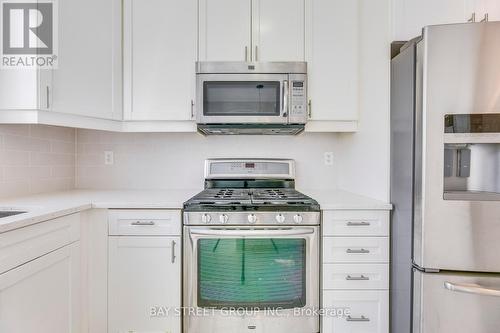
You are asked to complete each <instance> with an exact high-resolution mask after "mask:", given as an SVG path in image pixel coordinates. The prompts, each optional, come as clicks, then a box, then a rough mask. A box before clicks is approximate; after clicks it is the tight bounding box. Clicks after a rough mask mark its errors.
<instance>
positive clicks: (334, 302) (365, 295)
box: [322, 291, 389, 333]
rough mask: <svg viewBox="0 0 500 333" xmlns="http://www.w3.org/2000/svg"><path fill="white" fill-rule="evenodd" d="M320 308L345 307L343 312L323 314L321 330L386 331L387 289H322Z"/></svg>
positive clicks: (375, 332)
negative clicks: (339, 313)
mask: <svg viewBox="0 0 500 333" xmlns="http://www.w3.org/2000/svg"><path fill="white" fill-rule="evenodd" d="M323 307H324V308H335V309H345V310H346V315H344V316H339V317H333V316H324V317H323V330H322V331H323V332H325V333H337V332H349V333H367V332H370V333H387V332H389V291H357V292H356V291H325V292H324V295H323Z"/></svg>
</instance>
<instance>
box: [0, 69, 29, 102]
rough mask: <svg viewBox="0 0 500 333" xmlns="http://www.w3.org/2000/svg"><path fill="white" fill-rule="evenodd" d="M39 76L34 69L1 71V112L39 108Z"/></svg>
mask: <svg viewBox="0 0 500 333" xmlns="http://www.w3.org/2000/svg"><path fill="white" fill-rule="evenodd" d="M37 88H38V76H37V71H36V70H32V69H26V70H22V69H0V110H35V109H37V108H38V95H37Z"/></svg>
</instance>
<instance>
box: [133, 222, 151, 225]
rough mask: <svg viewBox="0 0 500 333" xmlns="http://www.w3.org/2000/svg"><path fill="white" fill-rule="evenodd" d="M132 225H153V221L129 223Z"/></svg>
mask: <svg viewBox="0 0 500 333" xmlns="http://www.w3.org/2000/svg"><path fill="white" fill-rule="evenodd" d="M131 224H132V225H155V223H154V222H153V221H135V222H132V223H131Z"/></svg>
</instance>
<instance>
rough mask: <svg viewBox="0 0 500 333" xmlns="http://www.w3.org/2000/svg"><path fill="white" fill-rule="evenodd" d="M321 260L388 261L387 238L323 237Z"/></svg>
mask: <svg viewBox="0 0 500 333" xmlns="http://www.w3.org/2000/svg"><path fill="white" fill-rule="evenodd" d="M323 262H324V263H350V262H352V263H356V262H381V263H386V262H389V238H388V237H324V238H323Z"/></svg>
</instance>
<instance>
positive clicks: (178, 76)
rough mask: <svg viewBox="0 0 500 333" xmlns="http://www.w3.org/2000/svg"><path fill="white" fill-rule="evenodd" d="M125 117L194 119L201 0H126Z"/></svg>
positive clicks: (137, 118) (128, 118) (139, 118)
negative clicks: (197, 20) (197, 11)
mask: <svg viewBox="0 0 500 333" xmlns="http://www.w3.org/2000/svg"><path fill="white" fill-rule="evenodd" d="M124 6H125V8H124V10H125V40H124V45H125V57H124V61H125V63H124V70H125V73H124V82H125V119H127V120H190V119H191V118H192V101H193V100H194V81H195V62H196V33H197V28H196V27H197V24H196V0H185V1H172V0H167V1H165V0H126V1H125V4H124Z"/></svg>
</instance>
